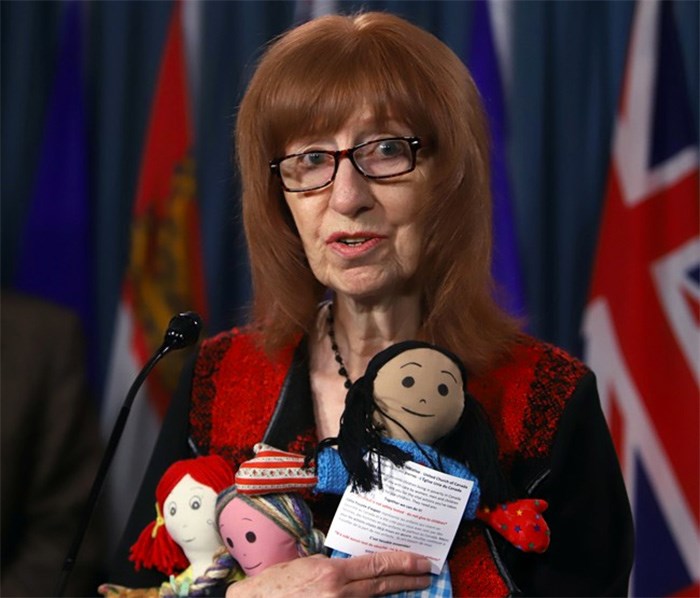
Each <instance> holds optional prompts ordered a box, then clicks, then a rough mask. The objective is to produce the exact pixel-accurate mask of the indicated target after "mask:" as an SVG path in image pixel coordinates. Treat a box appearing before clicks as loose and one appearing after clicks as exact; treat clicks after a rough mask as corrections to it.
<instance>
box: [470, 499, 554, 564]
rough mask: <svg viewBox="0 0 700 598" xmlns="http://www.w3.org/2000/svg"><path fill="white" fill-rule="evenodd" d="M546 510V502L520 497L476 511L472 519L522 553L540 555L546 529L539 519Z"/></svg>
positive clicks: (543, 521) (543, 522)
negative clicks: (494, 532) (475, 519)
mask: <svg viewBox="0 0 700 598" xmlns="http://www.w3.org/2000/svg"><path fill="white" fill-rule="evenodd" d="M547 507H548V505H547V501H546V500H541V499H537V498H524V499H521V500H514V501H512V502H508V503H504V504H501V505H498V506H496V507H494V508H493V509H489V508H487V507H485V508H483V509H479V510H478V511H477V513H476V516H477V518H478V519H481V521H483V522H484V523H486V524H488V525H489V526H491V527H492V528H493V529H494V530H495V531H497V532H498V533H499V534H501V535H502V536H503V537H504V538H505V539H506V540H508V542H510V543H511V544H512V545H513V546H515V547H516V548H519V549H520V550H522V551H523V552H544V551H545V550H547V547H548V546H549V526H548V525H547V522H546V521H545V520H544V517H542V513H543V512H544V511H545V509H546V508H547Z"/></svg>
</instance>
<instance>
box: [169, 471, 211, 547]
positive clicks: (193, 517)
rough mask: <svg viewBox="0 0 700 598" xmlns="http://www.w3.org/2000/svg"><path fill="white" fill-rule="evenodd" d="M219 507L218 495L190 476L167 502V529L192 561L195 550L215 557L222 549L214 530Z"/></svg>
mask: <svg viewBox="0 0 700 598" xmlns="http://www.w3.org/2000/svg"><path fill="white" fill-rule="evenodd" d="M215 508H216V492H215V491H214V490H213V489H212V488H210V487H209V486H206V485H204V484H201V483H200V482H198V481H197V480H195V479H194V478H193V477H192V476H191V475H190V474H187V475H185V476H184V477H183V478H182V479H181V480H180V481H179V482H178V483H177V485H176V486H175V487H174V488H173V489H172V491H171V492H170V494H168V496H167V498H166V499H165V502H164V503H163V519H164V520H165V527H166V529H167V530H168V533H169V534H170V536H171V537H172V539H173V540H175V542H176V543H177V544H178V545H179V546H180V547H181V548H182V550H183V551H184V552H185V554H186V555H188V560H190V561H191V560H192V557H191V553H192V552H193V551H194V552H204V553H206V554H214V552H215V551H216V550H217V549H218V548H219V547H220V546H221V540H220V539H219V536H218V534H217V533H216V527H214V511H215Z"/></svg>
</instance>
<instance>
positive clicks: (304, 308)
mask: <svg viewBox="0 0 700 598" xmlns="http://www.w3.org/2000/svg"><path fill="white" fill-rule="evenodd" d="M235 141H236V147H235V149H236V153H237V156H238V161H239V166H240V172H241V175H242V181H243V217H244V223H245V231H246V237H247V241H248V247H249V255H250V262H251V269H252V278H253V291H254V299H253V306H252V315H251V322H250V325H249V326H247V327H245V328H243V329H234V330H232V331H229V332H226V333H222V334H220V335H219V336H217V337H215V338H213V339H210V340H208V341H205V342H204V343H203V344H202V346H201V349H200V351H199V354H198V357H197V360H196V363H195V365H194V369H193V371H192V373H191V381H190V383H189V387H188V390H189V392H188V393H183V394H182V395H181V396H178V397H176V398H175V399H174V400H173V405H172V407H171V411H170V413H169V415H168V417H167V419H166V421H165V425H164V430H163V433H162V435H161V438H160V439H159V442H158V446H157V447H156V451H155V454H154V457H153V461H152V465H151V468H150V473H149V476H147V479H146V481H145V483H144V489H143V492H142V494H143V495H144V496H145V497H148V496H149V494H148V493H149V484H150V483H152V482H150V481H149V480H150V479H151V478H153V477H155V478H156V479H157V476H158V475H159V471H162V469H163V468H164V467H165V466H167V464H168V463H169V462H171V461H173V460H176V459H178V458H183V456H186V455H187V454H188V451H189V450H190V447H192V446H194V447H196V449H197V450H198V451H199V452H201V453H217V454H220V455H222V456H224V457H225V458H227V459H228V460H230V462H231V464H232V465H233V466H234V467H235V466H237V465H238V464H240V463H241V462H242V461H244V460H246V459H248V458H250V456H251V455H252V447H253V446H254V445H255V443H257V442H260V441H264V442H266V443H267V444H270V445H273V446H275V447H278V448H281V449H285V450H292V451H296V452H304V451H305V450H307V449H309V448H310V447H312V446H314V444H315V443H316V442H318V441H319V440H320V439H323V438H326V437H329V436H336V435H337V433H338V428H339V418H340V415H341V412H342V411H343V407H344V400H345V396H346V393H347V389H348V387H349V386H350V384H351V383H352V381H354V380H355V379H356V378H357V377H359V376H360V375H361V374H362V373H363V372H364V370H365V368H366V366H367V364H368V362H369V360H370V359H371V358H372V356H373V355H375V354H376V353H378V352H379V351H380V350H382V349H384V348H385V347H387V346H389V345H391V344H392V343H395V342H398V341H402V340H406V339H423V340H426V341H429V342H431V343H435V344H438V345H441V346H444V347H446V348H449V349H450V350H451V351H452V352H454V353H456V354H457V355H458V356H459V357H460V358H461V359H462V360H463V362H464V364H465V366H466V368H467V370H468V372H469V375H470V380H469V390H470V392H471V394H473V395H474V396H475V397H476V398H477V399H478V400H479V402H480V403H481V404H482V406H483V408H484V409H485V410H486V412H487V414H488V416H489V419H490V423H491V425H492V426H493V428H494V431H495V433H496V437H497V439H498V443H499V451H500V453H499V454H500V461H501V464H502V466H503V468H504V471H505V472H506V475H507V476H508V478H509V481H510V483H511V484H512V485H513V487H514V488H517V489H519V491H520V492H521V494H522V495H523V496H535V497H538V498H544V499H546V500H547V501H548V503H549V509H548V511H547V512H546V519H547V522H548V524H549V527H550V529H551V544H550V547H549V550H548V551H547V552H546V553H544V554H542V555H533V554H525V553H522V552H520V551H518V550H516V549H515V548H513V547H512V546H510V545H509V544H507V543H505V542H502V541H501V539H500V538H498V537H497V536H495V535H493V534H491V533H490V532H489V530H488V529H487V528H486V527H485V526H483V525H482V524H480V523H479V522H477V521H469V522H465V523H462V525H461V527H460V529H459V532H458V534H457V537H456V538H455V541H454V544H453V547H452V551H451V556H450V558H449V566H450V570H451V572H452V583H453V590H454V593H455V594H456V595H461V596H464V595H479V596H484V595H491V596H496V595H510V594H514V593H518V592H523V593H525V594H530V595H571V594H578V595H602V594H610V595H620V594H623V593H625V592H626V587H627V580H628V576H629V571H630V567H631V561H632V524H631V517H630V511H629V504H628V501H627V496H626V493H625V489H624V486H623V483H622V479H621V476H620V471H619V467H618V463H617V460H616V457H615V452H614V449H613V446H612V443H611V441H610V437H609V434H608V431H607V428H606V425H605V421H604V419H603V416H602V413H601V410H600V406H599V402H598V396H597V391H596V385H595V378H594V376H593V374H592V373H591V372H590V371H589V370H588V369H587V368H586V367H585V366H584V365H583V364H582V363H580V362H579V361H577V360H576V359H574V358H572V357H570V356H568V355H566V354H565V353H564V352H563V351H561V350H559V349H557V348H555V347H552V346H549V345H547V344H545V343H542V342H539V341H537V340H534V339H532V338H529V337H527V336H525V335H524V334H522V333H521V332H519V331H518V328H517V325H516V322H514V321H513V320H512V319H511V318H510V317H509V316H508V315H506V314H505V313H503V311H501V309H499V307H498V304H497V302H496V301H495V300H494V284H493V281H492V279H491V275H490V256H491V201H490V192H489V164H488V134H487V130H486V123H485V119H484V114H483V112H482V107H481V102H480V99H479V94H478V92H477V90H476V88H475V86H474V83H473V81H472V79H471V77H470V75H469V73H468V72H467V70H466V68H465V67H464V65H463V64H462V63H461V62H460V61H459V59H458V58H457V57H456V56H455V55H454V53H452V52H451V51H450V50H449V49H448V48H447V47H446V46H445V45H444V44H443V43H441V42H440V41H439V40H438V39H436V38H435V37H434V36H432V35H430V34H429V33H427V32H425V31H423V30H421V29H419V28H417V27H415V26H413V25H411V24H409V23H408V22H406V21H404V20H402V19H400V18H398V17H396V16H391V15H389V14H380V13H371V12H370V13H365V14H360V15H356V16H328V17H323V18H320V19H317V20H314V21H311V22H309V23H306V24H304V25H301V26H299V27H297V28H295V29H293V30H291V31H290V32H288V33H287V34H286V35H283V36H282V37H281V38H279V39H278V40H276V41H275V42H274V43H273V44H272V45H271V46H270V47H269V48H268V50H267V52H266V54H265V55H264V56H263V58H262V60H261V62H260V64H259V66H258V69H257V71H256V73H255V75H254V76H253V78H252V80H251V82H250V85H249V87H248V90H247V92H246V94H245V97H244V99H243V101H242V104H241V106H240V110H239V113H238V121H237V129H236V137H235ZM146 500H147V499H146ZM143 502H144V501H140V502H139V503H138V504H137V507H136V509H135V513H134V516H133V517H132V523H131V528H130V529H132V530H133V529H138V526H139V518H140V517H141V518H143V515H142V514H141V512H142V511H145V512H148V511H150V507H149V506H148V505H147V504H146V505H144V506H142V505H141V503H143ZM310 504H311V506H312V509H313V511H314V516H315V520H316V521H317V525H318V526H319V527H320V528H321V529H323V530H324V531H325V530H326V528H327V526H328V524H329V521H330V519H331V518H332V515H333V513H334V510H335V508H336V506H337V497H330V496H325V495H322V496H318V497H314V498H311V499H310ZM130 529H127V538H126V539H125V541H126V542H128V536H129V533H130ZM428 569H429V563H428V561H427V560H426V559H424V558H422V557H418V556H416V555H413V554H409V553H403V552H390V553H378V554H374V555H366V556H361V557H355V558H351V559H346V560H342V559H328V558H326V557H323V556H319V555H317V556H313V557H305V558H299V559H296V560H294V561H292V562H290V563H285V564H284V565H278V566H273V567H270V568H269V569H268V570H266V571H264V572H263V573H261V574H260V575H258V576H256V577H255V578H249V579H245V580H243V581H240V582H237V583H235V584H233V585H232V586H230V588H229V590H228V595H231V596H237V595H241V596H246V595H258V596H272V595H275V596H277V595H285V594H290V595H296V594H297V593H300V592H302V591H303V592H308V593H309V595H311V594H312V593H318V594H319V595H321V594H322V595H356V596H357V595H376V594H384V593H390V592H398V591H402V590H416V589H420V588H424V587H427V586H428V583H429V581H428V578H427V575H426V573H427V571H428ZM138 585H141V586H142V585H143V583H138Z"/></svg>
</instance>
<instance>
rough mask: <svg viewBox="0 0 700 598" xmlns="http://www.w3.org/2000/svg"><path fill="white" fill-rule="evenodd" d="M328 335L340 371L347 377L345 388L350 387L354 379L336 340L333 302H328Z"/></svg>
mask: <svg viewBox="0 0 700 598" xmlns="http://www.w3.org/2000/svg"><path fill="white" fill-rule="evenodd" d="M326 321H327V322H328V337H329V338H330V339H331V349H333V354H334V355H335V360H336V362H337V363H338V373H339V374H340V375H341V376H342V377H343V378H345V388H350V387H351V386H352V380H350V376H348V370H347V369H346V368H345V362H344V361H343V357H342V355H341V354H340V351H339V350H338V343H337V342H336V341H335V328H334V327H333V303H329V304H328V318H327V320H326Z"/></svg>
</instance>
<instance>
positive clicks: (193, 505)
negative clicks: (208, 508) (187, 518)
mask: <svg viewBox="0 0 700 598" xmlns="http://www.w3.org/2000/svg"><path fill="white" fill-rule="evenodd" d="M201 506H202V499H200V498H199V496H193V497H192V498H190V509H192V510H193V511H196V510H197V509H199V507H201Z"/></svg>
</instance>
